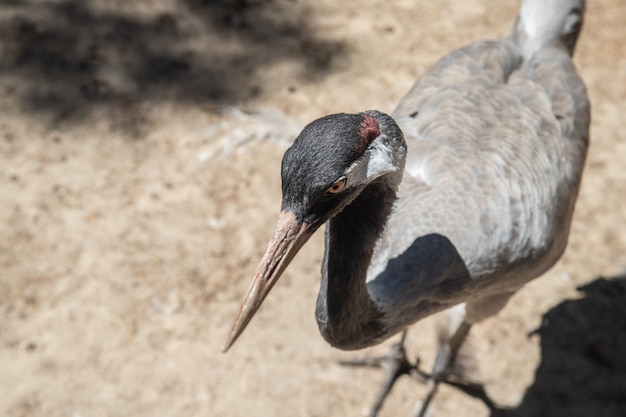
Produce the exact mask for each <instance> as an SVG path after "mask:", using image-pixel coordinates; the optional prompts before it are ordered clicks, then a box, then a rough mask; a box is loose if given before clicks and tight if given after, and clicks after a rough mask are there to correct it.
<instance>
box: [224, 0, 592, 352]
mask: <svg viewBox="0 0 626 417" xmlns="http://www.w3.org/2000/svg"><path fill="white" fill-rule="evenodd" d="M584 9H585V2H584V1H583V0H524V1H523V2H522V7H521V9H520V14H519V16H518V18H517V21H516V23H515V25H514V28H513V31H512V34H511V35H510V36H509V37H507V38H505V39H503V40H500V41H486V42H477V43H474V44H472V45H469V46H467V47H465V48H461V49H458V50H456V51H454V52H452V53H450V54H448V55H446V56H445V57H443V58H442V59H441V60H440V61H439V62H437V63H436V64H435V65H434V66H433V67H432V68H431V69H429V70H428V71H427V72H425V73H424V74H423V75H422V76H421V77H420V78H419V80H418V81H417V82H416V83H415V85H414V86H413V88H412V89H411V90H410V91H409V93H408V94H407V96H406V97H405V98H404V99H403V100H402V101H401V102H400V103H399V105H398V107H397V108H396V110H395V111H394V112H393V114H392V116H388V115H385V114H383V113H380V112H378V111H367V112H363V113H359V114H356V115H345V114H338V115H331V116H327V117H325V118H322V119H318V120H316V121H314V122H312V123H311V124H310V125H309V126H307V127H306V128H305V129H304V130H303V131H302V133H301V134H300V135H299V136H298V138H297V139H296V141H295V142H294V144H293V146H292V147H291V148H290V149H289V150H288V151H287V152H286V154H285V156H284V158H283V167H282V168H283V169H282V178H283V205H282V212H281V216H280V218H279V222H278V225H277V229H276V233H275V235H274V238H273V239H272V240H271V241H270V244H269V247H268V250H267V253H266V255H265V256H264V258H263V260H262V261H261V263H260V264H259V269H258V270H257V274H256V275H255V278H254V280H253V282H252V284H251V287H250V290H249V292H248V295H247V297H246V299H245V300H244V303H243V304H242V308H241V310H240V312H239V314H238V316H237V318H236V319H235V323H234V325H233V328H232V330H231V333H230V334H229V336H228V339H227V341H226V342H225V344H224V349H228V347H229V346H230V345H231V344H232V343H233V342H234V340H235V339H236V338H237V337H238V336H239V334H240V333H241V332H242V331H243V329H244V328H245V326H246V325H247V324H248V322H249V320H250V319H251V317H252V315H253V314H254V313H255V312H256V311H257V309H258V308H259V306H260V304H261V302H262V301H263V299H264V298H265V296H266V295H267V294H268V292H269V291H270V289H271V288H272V286H273V285H274V283H275V282H276V280H277V279H278V277H280V275H281V274H282V272H283V271H284V269H285V268H286V267H287V265H288V264H289V262H290V261H291V259H292V258H293V256H294V255H295V253H296V252H297V251H298V250H299V249H300V248H301V247H302V245H303V244H304V243H305V242H306V240H307V239H308V237H309V236H310V235H311V234H312V233H313V232H315V230H317V228H318V227H320V226H321V225H322V224H326V246H325V256H324V261H323V265H322V284H321V289H320V293H319V296H318V302H317V311H316V315H317V320H318V324H319V327H320V331H321V333H322V335H323V336H324V337H325V338H326V340H327V341H328V342H329V343H331V344H332V345H333V346H336V347H339V348H342V349H357V348H362V347H366V346H371V345H374V344H377V343H379V342H380V341H382V340H384V339H386V338H388V337H390V336H392V335H394V334H396V333H398V332H399V331H402V330H403V329H404V328H406V327H407V326H409V325H411V324H412V323H414V322H416V321H418V320H420V319H422V318H424V317H426V316H429V315H431V314H433V313H435V312H438V311H442V310H445V309H448V308H450V307H453V306H457V305H459V304H461V307H463V305H464V307H465V308H459V307H457V308H456V309H455V311H460V312H461V313H462V314H464V316H463V317H462V319H461V320H459V321H458V323H461V324H460V325H459V326H460V327H459V330H458V335H457V337H455V338H451V340H452V339H454V340H458V342H455V343H454V344H455V346H453V347H452V354H451V357H452V359H450V360H452V361H453V358H454V355H455V354H456V350H457V349H458V345H460V344H461V343H462V341H463V339H464V338H465V335H466V334H467V331H468V330H469V328H470V326H471V325H472V324H474V323H476V322H478V321H480V320H483V319H484V318H486V317H489V316H491V315H493V314H495V313H497V312H498V311H499V310H500V309H501V308H502V307H503V306H504V305H505V304H506V301H507V300H508V299H509V298H510V296H511V295H512V294H514V293H515V292H516V291H517V290H519V289H520V288H521V287H522V286H523V285H524V284H525V283H527V282H528V281H530V280H532V279H534V278H536V277H538V276H539V275H541V274H542V273H544V272H545V271H546V270H548V269H549V268H550V267H551V266H552V265H553V264H554V263H555V262H556V261H557V260H558V258H559V257H560V256H561V254H562V253H563V251H564V249H565V246H566V243H567V237H568V233H569V227H570V222H571V219H572V214H573V210H574V204H575V201H576V196H577V194H578V188H579V185H580V180H581V175H582V171H583V165H584V162H585V155H586V151H587V147H588V131H589V117H590V116H589V102H588V99H587V95H586V91H585V86H584V84H583V81H582V80H581V79H580V77H579V76H578V75H577V74H576V70H575V68H574V65H573V63H572V60H571V56H572V53H573V50H574V46H575V43H576V39H577V37H578V34H579V32H580V29H581V27H582V19H583V15H584ZM453 333H454V331H453V332H452V333H451V334H453Z"/></svg>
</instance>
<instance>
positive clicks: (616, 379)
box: [492, 276, 626, 417]
mask: <svg viewBox="0 0 626 417" xmlns="http://www.w3.org/2000/svg"><path fill="white" fill-rule="evenodd" d="M579 290H580V291H581V292H582V295H583V297H582V298H581V299H578V300H567V301H564V302H562V303H561V304H559V305H558V306H556V307H554V308H553V309H551V310H550V311H549V312H548V313H546V314H545V315H544V317H543V324H542V326H541V327H540V328H539V329H537V330H536V332H534V333H533V334H538V335H539V337H541V356H542V360H541V364H540V365H539V368H537V371H536V374H535V381H534V383H533V385H532V386H530V387H529V388H528V390H527V391H526V394H525V396H524V399H523V401H522V403H521V404H520V405H519V407H517V408H516V409H513V410H506V411H494V412H493V413H492V417H518V416H519V417H522V416H523V417H532V416H536V417H562V416H567V417H623V416H626V276H619V277H615V278H611V279H605V278H599V279H597V280H595V281H593V282H591V283H590V284H588V285H585V286H583V287H581V288H579Z"/></svg>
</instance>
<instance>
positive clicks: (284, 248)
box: [222, 210, 313, 352]
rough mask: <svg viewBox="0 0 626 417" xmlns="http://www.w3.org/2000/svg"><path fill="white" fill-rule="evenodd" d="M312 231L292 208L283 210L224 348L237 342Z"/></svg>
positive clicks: (223, 350)
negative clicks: (297, 216)
mask: <svg viewBox="0 0 626 417" xmlns="http://www.w3.org/2000/svg"><path fill="white" fill-rule="evenodd" d="M312 234H313V231H311V230H310V229H309V227H308V225H307V224H306V223H303V222H298V220H297V219H296V216H295V214H293V213H292V212H291V211H288V210H283V211H281V212H280V215H279V216H278V222H277V224H276V230H275V232H274V237H273V238H272V240H270V243H269V245H268V246H267V250H266V251H265V255H263V258H262V259H261V262H259V266H258V268H257V271H256V274H255V275H254V278H253V279H252V283H251V284H250V288H248V294H247V295H246V297H245V298H244V300H243V302H242V303H241V307H240V308H239V312H238V313H237V316H236V317H235V322H234V323H233V326H232V327H231V329H230V333H228V337H226V340H225V341H224V344H223V345H222V352H226V351H227V350H228V349H229V348H230V347H231V346H232V344H233V343H235V340H237V338H238V337H239V335H240V334H241V333H242V332H243V330H244V329H245V328H246V326H247V325H248V323H249V322H250V320H251V319H252V316H254V313H256V312H257V310H258V309H259V307H260V306H261V303H262V302H263V300H264V299H265V297H266V296H267V294H269V292H270V290H271V289H272V287H273V286H274V284H275V283H276V282H277V281H278V279H279V278H280V276H281V275H282V273H283V271H284V270H285V268H287V265H289V263H290V262H291V260H292V259H293V258H294V256H295V255H296V253H298V251H299V250H300V248H302V246H303V245H304V244H305V243H306V242H307V240H309V237H311V235H312Z"/></svg>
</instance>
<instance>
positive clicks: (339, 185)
mask: <svg viewBox="0 0 626 417" xmlns="http://www.w3.org/2000/svg"><path fill="white" fill-rule="evenodd" d="M346 182H347V180H346V177H341V178H339V179H338V180H337V181H335V183H334V184H333V185H331V186H330V187H328V190H326V191H328V192H329V193H331V194H337V193H340V192H342V191H343V189H344V188H346Z"/></svg>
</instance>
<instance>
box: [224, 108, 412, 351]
mask: <svg viewBox="0 0 626 417" xmlns="http://www.w3.org/2000/svg"><path fill="white" fill-rule="evenodd" d="M405 156H406V144H405V142H404V137H403V136H402V132H401V131H400V128H399V127H398V125H397V124H396V123H395V122H394V121H393V119H392V118H391V117H389V116H388V115H386V114H383V113H381V112H378V111H374V110H371V111H366V112H363V113H358V114H333V115H330V116H326V117H322V118H321V119H318V120H316V121H314V122H312V123H311V124H309V125H308V126H306V127H305V128H304V130H303V131H302V133H300V135H298V137H297V138H296V140H295V142H294V143H293V145H292V146H291V148H289V149H288V150H287V152H285V156H284V157H283V165H282V178H283V204H282V210H281V212H280V214H279V216H278V221H277V223H276V230H275V231H274V236H273V237H272V239H271V240H270V242H269V244H268V246H267V250H266V252H265V255H263V259H261V262H259V267H258V269H257V272H256V274H255V275H254V278H253V279H252V283H251V284H250V288H249V289H248V294H247V295H246V297H245V298H244V301H243V302H242V304H241V308H240V310H239V313H238V314H237V317H236V318H235V322H234V323H233V327H232V328H231V330H230V333H229V335H228V337H227V338H226V341H225V342H224V346H223V350H224V351H226V350H227V349H228V348H229V347H230V346H231V345H232V344H233V343H234V341H235V340H236V339H237V337H239V335H240V334H241V332H242V331H243V329H245V327H246V326H247V324H248V323H249V322H250V319H252V316H253V315H254V313H255V312H256V311H257V310H258V309H259V306H260V305H261V303H262V302H263V300H264V299H265V297H266V296H267V294H268V293H269V292H270V290H271V289H272V287H273V286H274V284H275V283H276V281H277V280H278V279H279V278H280V276H281V275H282V273H283V271H284V270H285V268H287V265H289V263H290V262H291V260H292V259H293V257H294V256H295V254H296V253H297V252H298V251H299V250H300V248H302V246H303V245H304V244H305V243H306V241H307V240H308V239H309V237H310V236H311V235H312V234H313V233H314V232H315V231H316V230H317V229H318V228H319V226H321V225H322V224H323V223H324V222H325V221H326V220H328V219H330V218H331V217H333V216H335V215H336V214H338V213H339V212H341V210H343V208H345V207H346V206H347V205H348V204H350V203H351V202H352V201H353V200H354V199H355V198H356V197H357V196H358V195H359V193H360V192H361V191H362V190H363V189H364V188H365V187H366V186H367V185H368V184H371V183H372V182H373V181H376V180H377V179H379V178H381V177H383V176H385V178H390V179H391V181H390V184H391V185H397V184H398V183H399V180H400V178H401V176H402V169H403V168H404V160H405ZM387 174H389V175H387Z"/></svg>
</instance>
